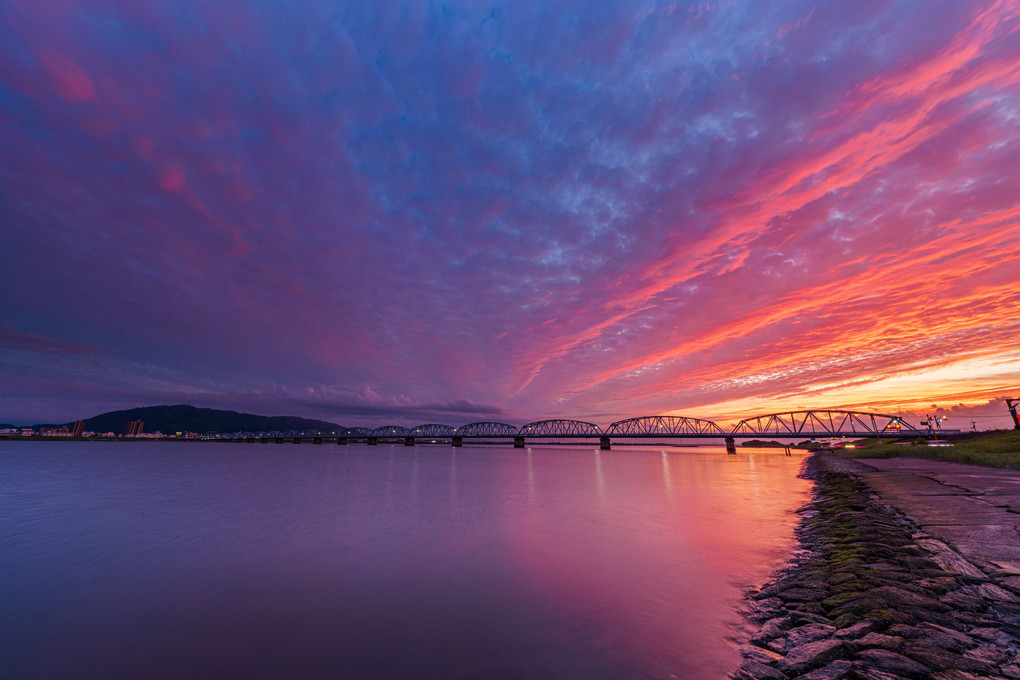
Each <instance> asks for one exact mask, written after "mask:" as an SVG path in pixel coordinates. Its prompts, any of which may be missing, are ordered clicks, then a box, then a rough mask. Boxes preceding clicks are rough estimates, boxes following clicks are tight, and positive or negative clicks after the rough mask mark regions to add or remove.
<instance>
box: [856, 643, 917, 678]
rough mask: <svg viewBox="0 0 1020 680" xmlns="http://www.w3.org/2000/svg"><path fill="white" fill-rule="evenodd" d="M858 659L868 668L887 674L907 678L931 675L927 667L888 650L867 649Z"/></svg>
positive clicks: (858, 655) (860, 653)
mask: <svg viewBox="0 0 1020 680" xmlns="http://www.w3.org/2000/svg"><path fill="white" fill-rule="evenodd" d="M857 658H858V659H859V660H860V662H861V663H862V664H864V665H865V666H867V667H868V668H877V669H878V670H881V671H886V672H887V673H895V674H897V675H905V676H907V677H923V676H926V675H929V674H930V673H931V669H929V668H928V667H927V666H925V665H923V664H920V663H918V662H916V661H914V660H913V659H909V658H907V657H905V656H903V655H902V654H897V653H896V652H890V651H888V650H886V649H865V650H864V651H862V652H859V653H858V654H857Z"/></svg>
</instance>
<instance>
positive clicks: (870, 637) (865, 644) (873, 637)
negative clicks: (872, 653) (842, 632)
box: [854, 633, 906, 651]
mask: <svg viewBox="0 0 1020 680" xmlns="http://www.w3.org/2000/svg"><path fill="white" fill-rule="evenodd" d="M854 644H855V645H857V646H858V647H859V648H862V649H866V648H871V647H878V648H879V649H888V650H890V651H896V650H898V649H900V648H902V647H903V645H904V644H906V640H904V639H903V638H901V637H898V636H894V635H882V634H881V633H868V634H867V635H865V636H864V637H862V638H861V639H859V640H856V641H855V642H854Z"/></svg>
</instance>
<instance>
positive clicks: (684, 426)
mask: <svg viewBox="0 0 1020 680" xmlns="http://www.w3.org/2000/svg"><path fill="white" fill-rule="evenodd" d="M944 432H950V431H949V430H944ZM931 434H932V431H931V429H930V428H917V427H915V426H913V425H911V424H909V423H908V422H907V421H905V420H904V419H903V418H901V417H899V416H896V415H889V414H884V413H868V412H864V411H842V410H809V411H787V412H784V413H770V414H767V415H761V416H754V417H752V418H745V419H744V420H741V421H740V422H739V423H737V425H736V426H735V427H733V428H732V429H725V428H723V427H721V426H719V425H717V424H716V423H715V422H713V421H711V420H703V419H700V418H688V417H686V416H662V415H660V416H642V417H639V418H628V419H627V420H620V421H617V422H615V423H612V424H611V425H609V426H608V427H607V428H605V429H603V428H601V427H599V426H598V425H596V424H595V423H589V422H586V421H583V420H569V419H552V420H536V421H535V422H531V423H527V424H526V425H521V426H520V427H516V426H514V425H509V424H507V423H500V422H492V421H480V422H476V423H468V424H467V425H462V426H460V427H452V426H450V425H443V424H440V423H426V424H423V425H418V426H416V427H404V426H401V425H384V426H382V427H376V428H366V427H350V428H340V429H337V430H318V431H312V432H297V431H293V430H292V431H288V432H242V433H236V434H235V435H231V437H230V438H232V439H235V440H240V441H261V442H268V441H276V442H277V443H282V442H284V441H291V442H293V443H295V444H300V443H301V442H302V441H305V440H310V441H312V442H313V443H316V444H322V443H324V442H335V443H337V444H347V443H349V442H364V443H367V444H369V445H375V444H378V443H379V442H380V441H401V440H402V441H403V442H404V444H405V445H407V446H414V445H415V443H416V442H418V441H427V442H442V441H449V442H450V444H451V445H452V446H462V445H463V443H464V442H465V441H469V442H470V441H474V442H480V441H484V442H501V441H508V440H512V441H513V443H514V446H515V447H517V448H522V447H524V446H525V443H526V442H528V441H529V440H530V441H532V442H535V441H540V440H564V439H565V440H585V439H587V440H594V439H597V440H599V444H600V447H601V448H602V449H603V450H609V449H610V447H611V442H612V440H613V439H617V440H621V439H622V440H642V439H655V440H659V441H662V440H668V439H723V440H725V441H726V445H727V449H729V450H731V451H733V450H734V448H733V447H734V440H736V439H757V438H762V437H770V438H776V437H779V438H784V439H789V438H796V439H827V438H841V437H853V438H869V437H877V438H879V439H881V438H882V437H887V438H893V437H914V436H928V435H931Z"/></svg>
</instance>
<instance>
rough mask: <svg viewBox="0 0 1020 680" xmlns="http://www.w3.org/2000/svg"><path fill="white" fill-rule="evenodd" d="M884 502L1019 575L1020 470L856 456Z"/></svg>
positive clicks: (966, 552) (996, 567) (978, 558)
mask: <svg viewBox="0 0 1020 680" xmlns="http://www.w3.org/2000/svg"><path fill="white" fill-rule="evenodd" d="M857 462H859V463H861V464H863V465H865V466H868V467H869V468H871V470H872V471H867V472H866V471H864V470H863V469H862V470H861V472H859V473H858V474H859V476H860V478H861V479H862V480H863V481H864V482H866V483H867V484H868V485H869V486H870V487H871V488H872V489H873V490H874V491H875V493H877V494H878V495H879V496H881V497H882V500H883V501H885V502H886V503H889V504H890V505H892V506H893V507H895V508H897V509H898V510H900V511H901V512H903V513H904V514H906V515H907V516H909V517H910V518H911V519H913V520H914V521H915V522H917V523H918V524H919V525H920V526H921V527H922V529H923V530H924V531H925V532H926V533H928V534H930V535H931V536H934V537H936V538H938V539H940V540H942V541H944V542H946V543H948V544H950V545H952V546H953V547H955V548H956V549H957V550H958V551H959V552H960V553H961V554H962V555H963V556H964V557H966V558H967V559H968V560H970V561H971V562H973V563H974V564H976V565H978V566H980V567H983V568H984V569H985V570H986V571H993V572H994V571H997V572H999V573H1000V574H1004V573H1005V574H1010V573H1012V574H1020V471H1016V470H997V469H993V468H985V467H979V466H976V465H964V464H961V463H943V462H940V461H934V460H926V459H923V458H888V459H867V460H859V461H857Z"/></svg>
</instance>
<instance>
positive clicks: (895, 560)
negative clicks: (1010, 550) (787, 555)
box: [731, 454, 1020, 680]
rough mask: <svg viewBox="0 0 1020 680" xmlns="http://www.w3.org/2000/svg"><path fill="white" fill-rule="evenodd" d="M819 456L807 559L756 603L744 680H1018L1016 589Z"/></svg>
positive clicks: (811, 469)
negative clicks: (753, 632)
mask: <svg viewBox="0 0 1020 680" xmlns="http://www.w3.org/2000/svg"><path fill="white" fill-rule="evenodd" d="M854 466H855V464H854V462H853V461H847V460H843V459H839V458H835V457H832V456H826V455H822V454H816V455H814V456H812V457H811V458H809V459H808V460H807V461H806V463H805V472H804V475H805V476H806V477H809V478H811V479H812V480H814V482H815V491H814V497H813V499H812V501H811V503H809V504H808V506H807V507H805V508H804V509H803V510H802V511H801V514H802V520H801V523H800V526H799V528H798V530H797V531H798V540H799V541H800V543H801V550H800V551H799V552H798V555H797V557H796V558H795V559H794V560H793V561H792V563H791V564H790V565H789V566H788V567H787V568H785V569H783V570H782V571H780V572H779V573H778V574H777V575H776V576H775V578H774V579H773V580H772V581H770V582H769V583H768V584H766V585H765V586H764V587H763V588H762V589H761V590H759V591H756V592H753V593H751V594H750V595H749V598H748V603H749V605H750V609H751V614H750V617H751V619H752V620H753V621H756V622H758V623H760V624H761V627H760V629H759V630H758V632H757V633H755V634H754V635H753V636H752V638H751V641H750V644H747V645H745V646H743V647H742V648H741V653H742V655H743V657H744V662H743V663H742V664H741V666H740V667H739V668H738V669H737V670H736V671H735V672H734V673H732V674H731V677H733V678H736V679H738V680H762V679H775V680H783V679H788V680H792V679H793V678H802V679H804V680H843V679H845V680H857V679H860V680H895V679H896V678H915V679H916V678H933V679H935V680H971V679H973V678H994V679H998V678H1011V679H1020V643H1018V636H1020V597H1018V596H1020V584H1018V583H1017V582H1016V579H1015V578H1012V579H1011V578H1000V577H997V576H994V575H993V576H988V575H986V574H985V573H984V572H982V571H981V570H979V569H978V568H977V567H975V566H974V565H973V564H971V563H969V562H968V561H967V560H965V559H964V558H963V557H962V556H960V555H958V554H956V553H955V552H954V551H953V550H952V548H950V547H949V546H948V545H946V544H945V543H943V542H941V541H937V540H935V539H933V538H931V537H930V536H928V535H926V534H924V533H923V532H921V531H919V530H918V527H917V526H916V525H915V524H913V523H912V522H911V520H910V519H908V518H907V517H905V516H904V515H903V514H901V513H900V512H898V511H897V510H894V509H893V508H891V507H889V506H887V505H885V504H883V503H882V502H880V501H879V499H878V497H877V496H876V495H874V494H873V493H871V492H870V490H869V489H868V487H867V486H866V485H865V484H864V483H862V482H861V481H860V480H859V479H858V478H857V477H856V474H855V473H857V472H859V470H857V469H856V468H855V467H854Z"/></svg>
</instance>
